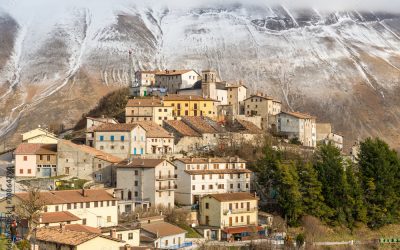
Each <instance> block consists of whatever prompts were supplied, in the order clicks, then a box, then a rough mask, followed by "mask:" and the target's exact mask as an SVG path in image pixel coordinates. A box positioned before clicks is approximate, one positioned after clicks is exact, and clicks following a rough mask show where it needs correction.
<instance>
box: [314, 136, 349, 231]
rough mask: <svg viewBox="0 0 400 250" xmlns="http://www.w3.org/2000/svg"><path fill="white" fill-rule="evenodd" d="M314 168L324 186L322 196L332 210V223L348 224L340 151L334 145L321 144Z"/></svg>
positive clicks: (344, 180) (344, 181)
mask: <svg viewBox="0 0 400 250" xmlns="http://www.w3.org/2000/svg"><path fill="white" fill-rule="evenodd" d="M314 166H315V169H316V170H317V172H318V179H319V181H320V182H321V184H322V195H323V197H324V199H325V204H326V205H327V206H328V207H329V208H330V209H331V212H332V213H331V214H330V219H331V222H336V223H339V224H346V223H347V216H346V211H345V210H346V209H345V207H344V205H345V204H346V200H347V194H346V186H347V183H346V177H345V172H344V168H343V162H342V156H341V155H340V150H339V149H338V148H337V147H335V146H334V145H333V144H332V143H328V144H321V145H320V146H319V147H318V148H317V151H316V153H315V155H314Z"/></svg>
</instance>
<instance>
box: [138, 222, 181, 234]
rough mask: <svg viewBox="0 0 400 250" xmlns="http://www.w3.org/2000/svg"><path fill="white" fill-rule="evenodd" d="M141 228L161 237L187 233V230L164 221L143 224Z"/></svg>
mask: <svg viewBox="0 0 400 250" xmlns="http://www.w3.org/2000/svg"><path fill="white" fill-rule="evenodd" d="M141 228H142V229H143V230H145V231H147V232H150V233H152V234H154V235H158V236H159V237H164V236H171V235H177V234H182V233H186V230H183V229H182V228H180V227H178V226H175V225H172V224H170V223H168V222H164V221H160V222H153V223H150V224H142V225H141Z"/></svg>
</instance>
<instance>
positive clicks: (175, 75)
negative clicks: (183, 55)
mask: <svg viewBox="0 0 400 250" xmlns="http://www.w3.org/2000/svg"><path fill="white" fill-rule="evenodd" d="M199 77H200V75H199V74H198V73H197V72H196V71H194V70H191V69H184V70H164V71H159V72H157V73H156V74H155V85H156V86H158V87H162V88H166V89H167V91H168V93H171V94H176V92H177V91H178V90H179V89H182V88H189V87H191V86H193V85H194V84H195V83H196V82H197V81H198V80H199Z"/></svg>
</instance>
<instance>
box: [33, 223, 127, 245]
mask: <svg viewBox="0 0 400 250" xmlns="http://www.w3.org/2000/svg"><path fill="white" fill-rule="evenodd" d="M97 237H101V238H105V239H109V240H112V241H117V242H123V241H121V240H118V239H113V238H111V237H108V236H105V235H101V234H98V233H92V232H85V231H76V230H70V229H67V228H65V229H64V230H61V229H60V228H59V227H42V228H38V229H37V231H36V240H38V241H44V242H53V243H59V244H62V245H69V246H78V245H81V244H82V243H85V242H87V241H89V240H92V239H94V238H97Z"/></svg>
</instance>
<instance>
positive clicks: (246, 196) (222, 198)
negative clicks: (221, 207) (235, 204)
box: [207, 192, 258, 202]
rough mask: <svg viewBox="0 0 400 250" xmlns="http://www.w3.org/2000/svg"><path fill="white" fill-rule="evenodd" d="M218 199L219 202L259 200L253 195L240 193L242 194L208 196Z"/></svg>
mask: <svg viewBox="0 0 400 250" xmlns="http://www.w3.org/2000/svg"><path fill="white" fill-rule="evenodd" d="M207 196H209V197H212V198H214V199H216V200H217V201H221V202H225V201H241V200H258V198H257V197H254V195H253V194H250V193H246V192H240V193H223V194H209V195H207Z"/></svg>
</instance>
